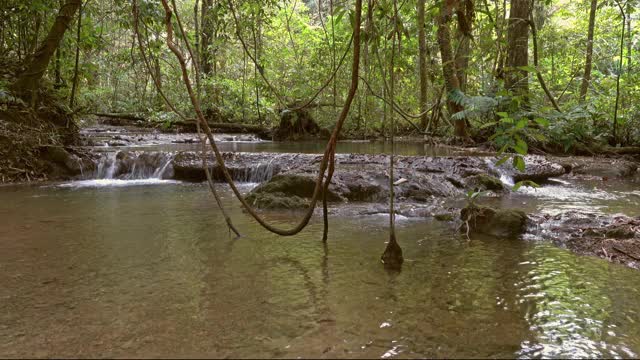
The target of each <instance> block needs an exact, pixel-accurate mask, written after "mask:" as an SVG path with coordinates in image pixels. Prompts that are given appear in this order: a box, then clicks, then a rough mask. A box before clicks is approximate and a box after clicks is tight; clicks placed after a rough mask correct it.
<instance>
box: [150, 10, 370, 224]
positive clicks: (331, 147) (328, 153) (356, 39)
mask: <svg viewBox="0 0 640 360" xmlns="http://www.w3.org/2000/svg"><path fill="white" fill-rule="evenodd" d="M162 5H163V7H164V10H165V26H166V30H167V38H166V40H167V46H168V47H169V49H170V50H171V52H173V54H174V55H175V56H176V58H177V59H178V62H179V63H180V68H181V69H182V79H183V82H184V84H185V87H186V89H187V92H188V94H189V99H190V100H191V104H192V106H193V107H194V110H195V112H196V115H197V120H198V121H199V123H200V124H201V126H202V128H203V129H204V132H205V134H206V136H207V138H208V139H209V144H210V145H211V149H212V150H213V153H214V155H215V158H216V161H217V163H218V165H219V166H220V168H221V169H222V173H223V176H224V178H225V181H226V182H227V184H229V187H230V188H231V190H232V191H233V193H234V195H235V196H236V198H238V200H239V201H240V203H241V204H242V206H243V207H244V208H245V210H246V211H247V213H249V214H250V215H251V216H252V217H253V218H254V219H255V220H256V221H257V222H258V223H259V224H260V225H261V226H262V227H264V228H265V229H267V230H269V231H271V232H273V233H275V234H278V235H281V236H291V235H295V234H297V233H299V232H300V231H302V230H303V229H304V228H305V227H306V226H307V225H308V224H309V220H310V219H311V217H312V215H313V212H314V209H315V206H316V203H317V201H318V198H319V196H320V193H321V191H320V190H321V188H322V185H323V178H324V174H325V172H326V170H327V167H328V163H329V159H331V158H333V157H334V154H335V148H336V143H337V140H338V135H339V134H340V130H341V129H342V126H343V125H344V122H345V120H346V117H347V114H348V113H349V109H350V108H351V103H352V102H353V99H354V97H355V93H356V90H357V88H358V71H359V64H360V18H361V13H362V0H356V11H355V26H354V32H353V43H354V47H353V63H352V73H351V87H350V89H349V93H348V95H347V99H346V101H345V104H344V106H343V108H342V111H341V113H340V116H339V117H338V120H337V122H336V126H335V127H334V129H333V132H332V133H331V137H330V139H329V141H328V142H327V145H326V148H325V152H324V155H323V158H322V161H321V163H320V168H319V173H318V177H317V179H316V184H315V187H314V191H313V196H312V198H311V204H310V205H309V208H308V209H307V211H306V213H305V215H304V216H303V218H302V220H301V221H300V222H299V223H298V225H296V226H294V227H293V228H291V229H280V228H277V227H275V226H273V225H270V224H268V223H267V222H266V221H265V220H264V219H263V218H262V217H261V216H260V215H258V214H257V213H256V211H255V210H254V209H253V208H252V207H251V206H250V205H249V204H248V203H247V201H246V200H245V199H244V197H243V196H242V194H241V193H240V191H239V190H238V188H237V186H236V184H235V182H234V181H233V179H232V177H231V175H230V174H229V171H228V169H227V167H226V165H225V163H224V159H223V158H222V154H221V152H220V150H219V149H218V146H217V144H216V141H215V139H214V138H213V134H212V133H211V128H210V127H209V124H208V123H207V121H206V119H205V118H204V114H203V113H202V109H201V107H200V102H199V101H198V99H197V98H196V96H195V94H194V92H193V87H192V84H191V79H190V78H189V73H188V71H187V64H186V60H185V57H184V54H183V53H182V51H181V50H180V49H179V48H178V47H177V46H176V44H175V43H174V41H173V24H172V20H171V19H172V17H173V10H172V8H171V7H170V6H169V4H168V2H167V0H162ZM182 35H183V39H184V40H185V42H186V43H187V49H188V51H189V52H190V53H191V54H192V52H191V48H190V46H189V45H188V40H187V39H186V37H185V36H184V33H182ZM191 57H192V58H194V57H193V55H192V56H191ZM196 68H197V67H196ZM332 167H333V165H332ZM327 180H329V181H330V179H327Z"/></svg>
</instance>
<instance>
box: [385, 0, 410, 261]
mask: <svg viewBox="0 0 640 360" xmlns="http://www.w3.org/2000/svg"><path fill="white" fill-rule="evenodd" d="M393 9H394V16H393V25H394V29H397V28H398V3H397V1H396V0H394V1H393ZM396 41H398V44H399V41H400V39H399V38H398V32H397V31H394V32H393V35H392V38H391V62H390V69H389V77H390V78H391V85H390V87H389V97H390V98H391V103H392V104H393V98H394V95H395V53H396ZM389 122H390V126H389V133H390V137H391V156H390V157H389V242H388V243H387V247H386V249H385V250H384V253H383V254H382V258H381V259H382V262H383V263H384V265H385V266H386V267H388V268H392V269H399V268H400V266H402V263H403V262H404V258H403V257H402V248H400V245H398V241H397V239H396V213H395V207H394V197H395V191H394V186H395V183H394V181H393V175H394V174H393V170H394V169H393V168H394V166H393V165H394V155H395V129H396V123H395V115H394V111H391V113H390V116H389Z"/></svg>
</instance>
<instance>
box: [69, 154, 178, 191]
mask: <svg viewBox="0 0 640 360" xmlns="http://www.w3.org/2000/svg"><path fill="white" fill-rule="evenodd" d="M173 157H174V155H173V154H171V153H166V152H133V151H118V152H112V151H110V152H105V153H104V154H103V155H102V156H101V157H100V159H98V161H97V163H96V167H95V171H94V172H93V173H90V174H83V176H82V177H83V179H84V180H80V181H72V182H69V183H65V184H61V185H60V186H62V187H73V188H76V187H103V186H129V185H147V184H159V183H170V182H175V181H173V180H167V179H170V178H171V177H172V176H173V167H172V161H173Z"/></svg>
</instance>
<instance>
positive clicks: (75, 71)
mask: <svg viewBox="0 0 640 360" xmlns="http://www.w3.org/2000/svg"><path fill="white" fill-rule="evenodd" d="M81 33H82V6H80V9H79V10H78V30H77V33H76V63H75V66H74V68H73V84H72V85H71V96H69V108H71V109H73V107H74V105H75V102H76V90H77V89H78V65H79V63H80V35H81Z"/></svg>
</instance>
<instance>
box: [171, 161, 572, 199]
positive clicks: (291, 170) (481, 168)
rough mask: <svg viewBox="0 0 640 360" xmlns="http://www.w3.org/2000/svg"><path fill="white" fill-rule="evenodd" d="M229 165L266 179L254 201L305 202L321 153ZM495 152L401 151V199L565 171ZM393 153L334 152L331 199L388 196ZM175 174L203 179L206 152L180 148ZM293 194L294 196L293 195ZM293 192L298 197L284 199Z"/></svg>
mask: <svg viewBox="0 0 640 360" xmlns="http://www.w3.org/2000/svg"><path fill="white" fill-rule="evenodd" d="M223 157H224V159H225V162H226V165H227V168H228V169H229V172H230V173H231V175H232V176H233V177H234V179H236V180H240V181H252V178H253V181H254V182H262V184H261V185H259V186H258V187H256V188H255V189H254V190H252V192H251V193H250V194H249V199H250V200H252V201H253V202H255V204H256V206H259V207H266V208H273V207H278V206H277V204H282V206H283V207H288V208H290V207H294V208H295V207H303V206H305V205H306V204H307V201H305V200H308V199H309V198H311V196H312V194H313V189H314V184H315V181H316V178H317V174H318V167H319V164H320V162H321V161H322V156H321V155H315V154H276V153H224V154H223ZM496 161H497V159H496V158H494V157H467V156H460V157H424V156H397V157H396V158H395V174H394V182H395V183H396V184H397V185H396V186H395V193H396V197H397V199H398V200H400V201H402V200H405V201H409V202H427V201H428V200H429V199H431V198H443V197H455V196H458V195H461V194H464V193H465V192H466V191H468V190H469V189H478V190H491V191H494V192H500V191H505V190H507V189H506V188H505V186H504V185H503V183H502V182H501V181H500V179H499V178H500V177H508V178H512V179H514V180H516V181H520V180H533V181H544V180H546V179H548V178H550V177H557V176H561V175H563V174H564V173H565V169H564V168H563V167H562V166H561V165H559V164H555V163H552V162H549V161H547V160H545V159H544V158H543V157H540V156H527V157H526V163H527V168H526V170H525V171H524V172H520V171H518V170H516V169H514V168H512V167H511V166H510V165H503V166H501V167H500V168H496V167H495V166H494V165H493V164H494V163H495V162H496ZM208 162H209V164H212V165H210V168H211V170H212V173H213V177H214V178H215V179H216V180H217V181H223V180H224V179H223V177H222V171H221V169H220V168H219V166H218V165H217V164H215V161H214V159H213V156H210V157H209V159H208ZM388 167H389V156H386V155H365V154H336V171H335V174H334V176H333V180H332V182H331V186H330V187H329V192H330V194H329V196H328V199H329V200H330V201H334V202H353V201H362V202H383V201H386V200H387V199H388V196H389V174H388ZM173 170H174V171H173V173H174V175H173V176H174V178H175V179H177V180H188V181H204V180H205V179H206V178H205V173H204V170H203V169H202V158H201V156H200V154H198V153H195V152H180V153H178V154H177V155H176V156H175V158H174V160H173ZM294 197H295V198H294ZM281 198H293V199H294V200H295V201H280V200H282V199H281Z"/></svg>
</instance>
